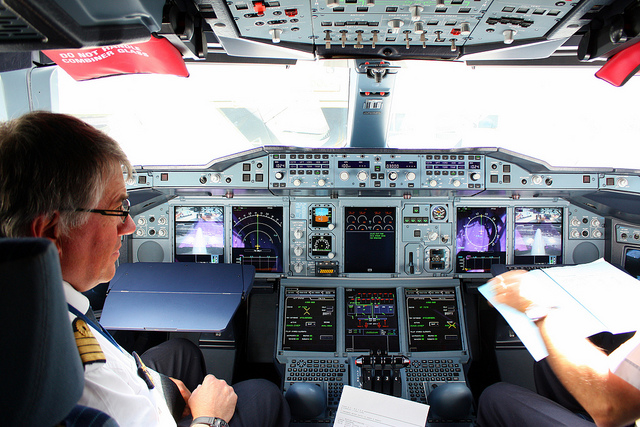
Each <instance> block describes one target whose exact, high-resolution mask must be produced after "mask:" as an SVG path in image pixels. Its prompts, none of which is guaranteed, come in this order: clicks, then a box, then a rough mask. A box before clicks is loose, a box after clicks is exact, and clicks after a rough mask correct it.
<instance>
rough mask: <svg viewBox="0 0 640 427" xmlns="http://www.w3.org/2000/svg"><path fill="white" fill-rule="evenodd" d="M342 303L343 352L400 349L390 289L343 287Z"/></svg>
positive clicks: (394, 294) (394, 298)
mask: <svg viewBox="0 0 640 427" xmlns="http://www.w3.org/2000/svg"><path fill="white" fill-rule="evenodd" d="M345 303H346V310H345V311H346V319H345V349H346V351H357V352H365V353H369V351H370V350H373V351H377V350H381V351H383V352H387V353H390V352H398V351H400V339H399V337H398V310H397V307H398V306H397V304H396V293H395V291H394V290H393V289H345Z"/></svg>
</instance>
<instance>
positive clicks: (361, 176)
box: [357, 171, 369, 182]
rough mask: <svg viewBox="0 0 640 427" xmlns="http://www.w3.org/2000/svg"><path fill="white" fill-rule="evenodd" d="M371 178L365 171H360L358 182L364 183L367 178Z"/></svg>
mask: <svg viewBox="0 0 640 427" xmlns="http://www.w3.org/2000/svg"><path fill="white" fill-rule="evenodd" d="M368 176H369V174H367V173H366V172H365V171H360V172H358V175H357V177H358V181H361V182H364V181H366V180H367V177H368Z"/></svg>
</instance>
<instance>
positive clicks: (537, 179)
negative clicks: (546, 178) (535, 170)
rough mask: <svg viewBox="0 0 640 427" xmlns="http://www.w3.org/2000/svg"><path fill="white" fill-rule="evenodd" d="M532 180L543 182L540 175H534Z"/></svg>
mask: <svg viewBox="0 0 640 427" xmlns="http://www.w3.org/2000/svg"><path fill="white" fill-rule="evenodd" d="M531 181H532V182H533V183H534V184H536V185H540V184H542V177H541V176H540V175H534V176H532V177H531Z"/></svg>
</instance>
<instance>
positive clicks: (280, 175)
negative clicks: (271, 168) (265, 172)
mask: <svg viewBox="0 0 640 427" xmlns="http://www.w3.org/2000/svg"><path fill="white" fill-rule="evenodd" d="M282 178H284V172H280V171H278V172H276V179H277V180H278V181H280V180H281V179H282Z"/></svg>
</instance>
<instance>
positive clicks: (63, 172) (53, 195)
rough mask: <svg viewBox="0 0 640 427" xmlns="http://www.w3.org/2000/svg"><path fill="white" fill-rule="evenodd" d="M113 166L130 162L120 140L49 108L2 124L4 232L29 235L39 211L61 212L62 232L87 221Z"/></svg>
mask: <svg viewBox="0 0 640 427" xmlns="http://www.w3.org/2000/svg"><path fill="white" fill-rule="evenodd" d="M114 166H121V167H122V168H123V170H124V171H126V173H127V176H128V177H130V176H132V174H133V168H132V166H131V163H130V162H129V160H128V159H127V156H126V155H125V154H124V152H123V151H122V149H121V148H120V146H119V145H118V143H117V142H116V141H115V140H113V139H112V138H111V137H109V136H108V135H106V134H105V133H103V132H101V131H99V130H98V129H96V128H94V127H93V126H91V125H89V124H87V123H85V122H83V121H82V120H80V119H78V118H76V117H73V116H69V115H66V114H56V113H50V112H45V111H36V112H32V113H27V114H25V115H24V116H22V117H20V118H18V119H15V120H11V121H9V122H6V123H3V124H2V125H0V177H1V179H0V236H3V237H24V236H29V235H30V227H31V224H32V222H33V221H34V220H35V219H36V218H37V217H38V216H40V215H46V216H52V215H54V213H55V212H60V227H61V228H60V230H61V232H62V234H63V235H66V234H67V233H68V231H69V230H70V229H72V228H75V227H77V226H79V225H82V224H83V223H84V222H85V221H86V220H87V217H88V216H87V214H86V213H78V212H75V210H76V209H78V208H85V209H86V208H95V207H96V205H97V203H98V202H99V200H100V199H101V198H102V194H103V191H104V185H105V181H106V180H107V178H108V176H109V174H110V173H111V171H113V167H114Z"/></svg>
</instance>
